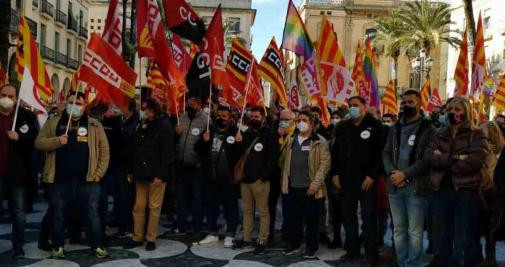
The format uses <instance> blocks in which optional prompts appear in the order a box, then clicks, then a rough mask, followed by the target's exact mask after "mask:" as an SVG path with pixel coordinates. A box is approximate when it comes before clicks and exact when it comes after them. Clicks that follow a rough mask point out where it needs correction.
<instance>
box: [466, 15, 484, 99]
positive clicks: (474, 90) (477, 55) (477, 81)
mask: <svg viewBox="0 0 505 267" xmlns="http://www.w3.org/2000/svg"><path fill="white" fill-rule="evenodd" d="M485 77H486V53H485V49H484V27H483V26H482V14H479V21H478V23H477V35H476V36H475V48H474V53H473V60H472V87H471V90H470V96H471V97H473V98H474V99H479V98H480V93H481V91H482V86H483V85H484V80H485Z"/></svg>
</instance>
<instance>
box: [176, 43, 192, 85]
mask: <svg viewBox="0 0 505 267" xmlns="http://www.w3.org/2000/svg"><path fill="white" fill-rule="evenodd" d="M172 42H173V43H172V56H173V57H174V60H175V65H177V68H179V69H180V70H181V72H182V73H183V74H184V75H186V74H187V73H188V70H189V67H190V66H191V60H192V58H191V57H190V55H189V53H188V51H186V48H184V45H183V44H182V42H181V39H180V38H179V36H177V35H175V34H173V35H172Z"/></svg>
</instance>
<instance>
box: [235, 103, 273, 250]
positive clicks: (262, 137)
mask: <svg viewBox="0 0 505 267" xmlns="http://www.w3.org/2000/svg"><path fill="white" fill-rule="evenodd" d="M265 116H266V115H265V112H264V109H263V108H261V107H253V108H252V109H251V112H250V122H249V128H248V129H247V131H246V132H245V133H244V135H243V136H242V133H241V132H240V131H239V132H238V133H237V135H236V137H235V139H236V143H237V146H238V147H237V150H238V151H239V153H238V155H241V157H246V161H245V165H244V169H243V173H244V178H243V180H242V181H241V185H240V191H241V196H242V202H243V227H244V239H243V240H239V241H238V242H236V245H235V248H250V247H252V241H251V234H252V230H253V227H254V220H253V218H254V209H255V207H256V208H257V209H258V210H259V212H260V229H259V236H258V240H257V242H256V248H255V250H254V254H257V255H261V254H264V253H265V248H266V245H267V242H268V236H269V226H270V216H269V212H268V195H269V191H270V181H269V180H270V179H271V176H272V174H273V171H274V169H275V166H276V164H277V159H278V155H277V153H278V151H279V149H278V142H277V139H276V136H275V133H274V131H273V130H272V129H270V128H269V127H267V126H265V120H266V118H265Z"/></svg>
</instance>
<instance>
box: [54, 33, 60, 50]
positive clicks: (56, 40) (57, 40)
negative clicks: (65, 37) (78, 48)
mask: <svg viewBox="0 0 505 267" xmlns="http://www.w3.org/2000/svg"><path fill="white" fill-rule="evenodd" d="M54 51H56V52H60V33H59V32H54Z"/></svg>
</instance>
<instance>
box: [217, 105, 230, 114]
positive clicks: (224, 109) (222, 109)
mask: <svg viewBox="0 0 505 267" xmlns="http://www.w3.org/2000/svg"><path fill="white" fill-rule="evenodd" d="M217 111H228V112H230V113H231V109H230V107H227V106H225V105H219V106H218V107H217Z"/></svg>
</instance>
